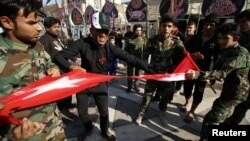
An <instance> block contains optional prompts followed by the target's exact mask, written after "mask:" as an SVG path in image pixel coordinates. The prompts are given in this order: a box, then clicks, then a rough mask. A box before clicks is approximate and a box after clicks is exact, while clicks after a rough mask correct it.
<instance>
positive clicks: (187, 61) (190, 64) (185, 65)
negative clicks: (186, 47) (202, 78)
mask: <svg viewBox="0 0 250 141" xmlns="http://www.w3.org/2000/svg"><path fill="white" fill-rule="evenodd" d="M185 54H186V57H185V58H184V59H183V60H182V61H181V63H180V64H179V65H178V66H177V67H176V68H175V70H174V71H173V73H185V72H187V71H188V70H190V69H192V70H197V71H199V70H200V68H199V67H198V66H197V65H196V63H195V62H194V60H193V59H192V57H191V56H190V54H189V53H188V52H187V51H185Z"/></svg>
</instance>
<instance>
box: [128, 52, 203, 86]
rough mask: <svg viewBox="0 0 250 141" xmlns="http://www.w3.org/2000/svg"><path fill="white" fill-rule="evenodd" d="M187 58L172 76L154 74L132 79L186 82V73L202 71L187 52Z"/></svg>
mask: <svg viewBox="0 0 250 141" xmlns="http://www.w3.org/2000/svg"><path fill="white" fill-rule="evenodd" d="M185 54H186V57H185V58H184V59H183V60H182V61H181V63H180V64H179V65H178V66H177V67H176V68H175V70H174V71H173V73H172V74H168V73H165V74H152V75H141V76H131V78H136V79H152V80H158V81H181V80H185V73H186V72H187V71H188V70H189V69H192V70H197V71H198V70H200V69H199V67H198V66H197V65H196V63H195V62H194V60H193V59H192V58H191V56H190V54H189V53H188V52H187V51H185Z"/></svg>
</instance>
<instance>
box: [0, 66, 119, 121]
mask: <svg viewBox="0 0 250 141" xmlns="http://www.w3.org/2000/svg"><path fill="white" fill-rule="evenodd" d="M113 78H118V76H111V75H100V74H93V73H86V74H84V73H83V72H82V70H80V69H78V70H74V71H71V72H69V73H66V74H64V75H62V76H60V77H55V78H52V77H51V76H47V77H44V78H42V79H40V80H38V81H36V82H34V83H32V84H30V85H28V86H26V87H23V88H21V89H20V90H18V91H16V92H13V93H11V94H10V95H8V96H7V97H4V98H1V99H0V102H2V103H4V104H5V108H4V109H2V110H0V125H3V124H6V123H12V124H20V123H22V121H19V120H16V119H13V118H10V117H8V116H9V114H10V113H11V112H14V111H17V110H21V109H25V108H29V107H35V106H38V105H42V104H46V103H51V102H54V101H56V100H59V99H62V98H65V97H68V96H70V95H73V94H75V93H77V92H79V91H82V90H85V89H88V88H91V87H94V86H96V85H98V84H99V83H100V82H105V81H108V80H111V79H113Z"/></svg>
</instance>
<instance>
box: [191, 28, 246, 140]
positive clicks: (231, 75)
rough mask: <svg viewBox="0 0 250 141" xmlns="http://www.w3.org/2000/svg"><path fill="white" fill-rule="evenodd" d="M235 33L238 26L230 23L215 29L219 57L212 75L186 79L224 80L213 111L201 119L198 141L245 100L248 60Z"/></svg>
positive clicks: (200, 75) (199, 74)
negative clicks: (219, 51)
mask: <svg viewBox="0 0 250 141" xmlns="http://www.w3.org/2000/svg"><path fill="white" fill-rule="evenodd" d="M237 32H238V30H237V25H236V24H233V23H230V24H225V25H223V26H222V27H220V28H219V29H218V36H217V37H218V43H219V45H220V49H221V53H220V54H219V56H218V59H217V61H216V62H215V65H214V69H213V70H212V71H205V72H198V71H193V70H189V71H188V72H187V78H189V79H193V78H196V79H197V78H198V77H199V78H200V79H202V80H204V81H208V80H218V81H222V80H224V83H223V88H222V91H221V95H220V97H219V98H217V99H216V100H215V101H214V103H213V106H212V109H211V110H210V111H209V112H208V113H207V114H206V115H205V117H204V120H203V124H202V129H201V135H200V137H201V140H207V139H208V126H209V125H218V124H220V123H222V122H224V120H225V119H226V118H227V117H228V116H229V114H230V111H231V110H232V108H233V106H235V105H237V104H238V103H239V102H241V101H244V100H246V98H247V96H248V90H249V84H248V80H247V76H248V71H249V66H250V58H249V53H248V51H247V50H246V49H245V48H243V47H241V46H240V45H239V44H238V39H239V34H238V33H237Z"/></svg>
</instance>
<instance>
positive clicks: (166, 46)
mask: <svg viewBox="0 0 250 141" xmlns="http://www.w3.org/2000/svg"><path fill="white" fill-rule="evenodd" d="M184 50H185V48H184V45H183V42H182V41H181V40H180V39H179V37H176V36H173V35H170V36H168V37H166V38H164V37H163V36H162V35H155V36H153V37H151V38H150V39H148V43H147V47H146V49H145V55H144V57H145V58H144V59H145V60H147V59H148V57H149V55H151V60H150V64H151V65H152V66H153V67H154V68H155V69H156V70H157V72H158V73H166V72H168V73H171V72H172V71H173V70H174V68H175V67H176V66H177V65H178V64H179V63H180V62H181V61H182V59H183V58H184V56H185V55H184Z"/></svg>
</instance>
